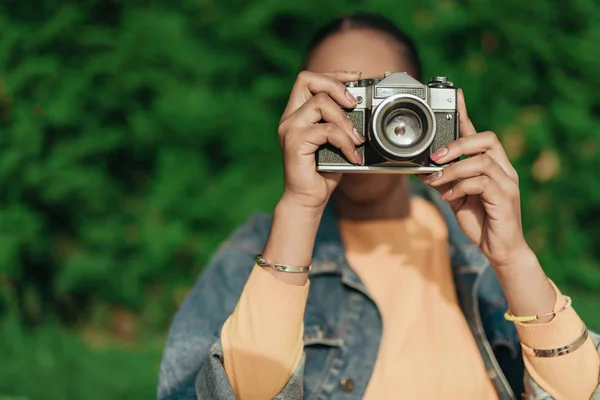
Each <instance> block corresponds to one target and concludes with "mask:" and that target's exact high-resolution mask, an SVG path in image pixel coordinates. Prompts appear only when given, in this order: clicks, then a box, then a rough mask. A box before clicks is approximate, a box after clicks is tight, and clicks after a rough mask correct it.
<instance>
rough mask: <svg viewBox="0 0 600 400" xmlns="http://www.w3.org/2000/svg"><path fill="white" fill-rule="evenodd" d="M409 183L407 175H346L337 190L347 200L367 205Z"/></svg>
mask: <svg viewBox="0 0 600 400" xmlns="http://www.w3.org/2000/svg"><path fill="white" fill-rule="evenodd" d="M407 182H408V178H407V177H406V176H405V175H385V174H346V175H344V177H343V178H342V180H341V182H340V184H339V186H338V189H337V190H338V191H339V192H341V193H340V194H341V195H342V196H343V197H345V198H346V199H347V200H350V201H351V202H353V203H363V204H365V203H372V202H375V201H378V200H381V198H382V197H385V196H388V195H389V194H391V193H393V192H395V191H396V190H398V189H399V186H402V187H404V185H406V183H407Z"/></svg>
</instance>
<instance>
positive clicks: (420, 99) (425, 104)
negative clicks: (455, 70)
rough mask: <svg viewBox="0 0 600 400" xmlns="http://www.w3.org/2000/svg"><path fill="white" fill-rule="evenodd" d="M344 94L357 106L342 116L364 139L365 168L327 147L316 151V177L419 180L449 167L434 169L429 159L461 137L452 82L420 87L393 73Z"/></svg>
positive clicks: (350, 84)
mask: <svg viewBox="0 0 600 400" xmlns="http://www.w3.org/2000/svg"><path fill="white" fill-rule="evenodd" d="M346 88H347V89H348V91H349V92H350V93H352V95H353V96H354V97H355V98H356V99H357V101H358V104H357V106H356V107H355V108H354V109H345V110H344V112H345V113H346V115H347V116H348V118H350V120H352V122H353V123H354V125H355V126H356V129H358V131H359V132H360V133H362V134H363V135H364V136H365V138H366V139H367V140H366V142H365V143H364V144H363V145H361V146H359V147H358V148H357V151H358V152H359V153H360V155H361V156H362V159H363V161H364V162H363V165H356V164H353V163H351V162H349V161H348V160H347V159H346V157H345V156H344V155H343V154H342V153H341V151H339V149H337V148H335V147H333V146H331V145H330V144H327V145H324V146H321V147H320V148H319V149H318V150H317V153H316V158H317V170H318V171H323V172H343V173H352V172H354V173H400V174H417V173H430V172H434V171H438V170H440V169H442V168H443V167H445V166H446V165H448V164H446V165H439V164H436V163H434V162H433V161H431V159H430V158H429V156H430V155H431V154H433V153H434V152H436V151H437V150H439V149H440V148H442V147H444V146H445V145H447V144H448V143H450V142H452V141H454V140H456V139H458V137H459V130H458V129H459V115H458V111H457V109H456V103H457V99H456V96H457V93H456V88H455V87H454V84H453V83H452V82H449V81H448V79H446V78H445V77H435V78H433V79H432V80H431V81H430V82H428V83H427V84H425V85H424V84H422V83H421V82H419V81H418V80H416V79H414V78H412V77H411V76H409V75H408V74H407V73H406V72H397V73H392V74H389V73H386V76H385V77H384V78H383V79H362V80H360V81H357V82H347V83H346Z"/></svg>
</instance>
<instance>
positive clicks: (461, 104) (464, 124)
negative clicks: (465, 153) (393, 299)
mask: <svg viewBox="0 0 600 400" xmlns="http://www.w3.org/2000/svg"><path fill="white" fill-rule="evenodd" d="M457 100H458V101H457V104H456V108H457V111H458V117H459V129H458V130H459V133H460V136H461V137H464V136H471V135H475V134H476V133H477V130H476V129H475V127H474V126H473V123H472V122H471V119H470V118H469V115H468V114H467V104H466V102H465V94H464V92H463V90H462V89H458V93H457Z"/></svg>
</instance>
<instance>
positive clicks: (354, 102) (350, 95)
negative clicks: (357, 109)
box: [346, 90, 357, 104]
mask: <svg viewBox="0 0 600 400" xmlns="http://www.w3.org/2000/svg"><path fill="white" fill-rule="evenodd" d="M346 98H347V99H348V100H350V101H351V102H352V104H356V103H357V102H356V98H355V97H354V96H352V93H350V92H349V91H347V90H346Z"/></svg>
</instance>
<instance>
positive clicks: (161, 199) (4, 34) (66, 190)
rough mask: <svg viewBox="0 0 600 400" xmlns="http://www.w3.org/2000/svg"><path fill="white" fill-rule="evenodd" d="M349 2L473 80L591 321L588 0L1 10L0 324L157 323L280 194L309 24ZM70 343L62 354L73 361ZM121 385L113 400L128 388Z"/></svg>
mask: <svg viewBox="0 0 600 400" xmlns="http://www.w3.org/2000/svg"><path fill="white" fill-rule="evenodd" d="M355 10H367V11H375V12H380V13H384V14H385V15H387V16H388V17H390V18H391V19H393V20H395V21H397V22H398V23H399V24H400V25H401V26H402V27H403V28H404V29H405V30H407V31H408V32H410V33H411V34H412V35H413V36H414V37H415V38H416V41H417V43H418V45H419V47H420V49H421V53H422V57H423V59H424V64H425V72H426V73H425V76H432V75H447V76H450V77H451V78H452V80H453V81H454V82H456V83H458V84H459V85H460V86H461V87H463V88H464V91H465V94H466V97H467V103H468V106H469V110H470V115H471V117H472V119H473V120H474V121H475V123H476V125H477V126H478V127H479V128H480V129H481V130H485V129H492V130H495V131H496V132H497V133H498V134H499V135H500V136H501V139H502V140H503V142H504V144H505V146H506V148H507V151H508V153H509V156H510V157H511V159H512V160H513V162H514V164H515V166H516V168H517V170H518V171H519V172H520V179H521V189H522V200H523V216H524V225H525V231H526V233H527V236H528V239H529V241H530V244H531V245H532V246H533V247H534V248H535V250H536V251H537V252H538V254H539V256H540V259H541V260H542V263H543V265H544V267H545V269H546V270H547V271H548V273H549V274H550V276H551V277H552V278H553V279H555V281H556V282H557V283H559V284H560V285H561V286H563V287H564V288H565V290H567V289H568V290H570V291H576V293H578V296H580V297H579V299H580V301H582V302H583V301H585V302H586V303H587V305H586V307H588V308H584V307H582V314H583V315H584V317H587V319H588V321H587V322H588V323H589V324H590V325H592V326H596V327H600V319H598V317H597V312H596V313H594V311H593V310H594V308H593V307H591V306H589V304H595V305H596V306H597V305H598V304H600V298H598V297H594V296H597V295H594V291H597V290H598V289H599V288H600V266H599V262H600V261H599V260H600V246H598V244H599V243H600V231H598V230H597V229H596V224H597V223H598V217H599V216H600V206H599V204H600V186H599V185H597V182H598V179H597V174H596V171H598V170H599V169H600V157H598V151H599V149H600V136H599V135H598V134H597V130H598V128H597V127H598V126H600V116H599V114H600V92H599V91H598V90H596V88H599V87H600V75H599V74H598V73H597V71H598V70H599V69H600V51H599V49H598V45H597V44H598V43H599V42H600V26H599V25H598V24H597V23H596V21H598V19H600V7H599V6H598V3H597V2H596V0H573V1H570V2H564V3H562V4H561V5H560V7H556V6H555V5H553V4H552V3H544V4H540V3H539V2H523V1H520V0H506V1H504V2H498V1H492V0H477V1H476V0H464V1H458V0H425V1H424V0H405V1H402V2H400V3H398V2H394V1H390V0H365V1H360V2H359V1H356V0H331V1H328V2H323V1H316V0H307V1H296V2H293V1H283V2H282V1H279V0H261V1H250V0H244V1H242V0H230V1H222V2H216V1H209V0H202V1H192V0H176V1H171V2H164V1H163V2H161V1H146V2H133V1H129V2H125V1H117V0H102V1H100V0H83V1H75V0H64V1H61V2H58V1H56V0H53V1H41V0H29V1H17V0H8V1H3V2H1V3H0V182H1V186H0V211H1V214H0V316H1V315H6V314H7V313H10V314H11V315H12V314H13V313H18V315H19V316H20V318H21V321H22V322H27V323H30V324H31V323H36V324H37V323H40V322H43V321H46V320H51V321H53V320H54V319H55V318H56V319H58V320H60V321H61V322H62V323H64V324H68V326H73V324H74V323H75V326H86V325H88V324H92V323H93V324H100V325H102V324H104V325H106V326H110V327H111V328H109V329H110V330H111V332H112V333H113V334H114V335H115V336H116V337H117V338H120V339H122V336H123V335H125V336H127V337H128V338H131V337H135V338H140V337H145V338H147V337H149V336H152V332H154V333H156V332H161V331H164V330H165V329H166V326H167V324H168V321H169V318H170V315H172V313H173V311H174V309H175V308H176V307H177V304H178V303H179V301H180V300H181V298H182V293H185V290H186V288H187V287H189V286H190V285H191V284H192V283H193V281H194V279H195V277H196V276H197V274H198V273H199V272H200V270H201V268H202V265H203V264H204V263H205V261H206V260H207V258H208V256H209V254H210V253H211V252H212V251H214V249H215V247H216V246H217V245H218V243H219V242H220V241H221V240H223V239H224V238H225V237H226V236H227V234H228V233H229V232H230V231H231V230H232V229H233V227H234V226H235V225H237V224H239V223H240V222H242V221H243V220H244V219H245V218H247V216H248V215H249V214H250V213H251V212H252V211H253V210H266V211H269V210H271V209H272V207H273V205H274V204H275V202H276V201H277V198H278V195H279V194H280V191H281V177H282V176H281V168H280V155H279V149H278V142H277V138H276V129H277V122H278V119H279V114H280V112H281V111H282V109H283V107H284V104H285V101H286V97H287V94H288V92H289V89H290V87H291V84H292V82H293V79H294V76H295V74H296V73H297V72H298V66H299V65H301V62H302V59H303V57H304V52H305V49H306V45H307V41H308V39H309V36H310V34H311V33H312V32H313V31H314V30H315V29H316V28H317V27H318V26H320V25H322V24H323V23H325V22H327V21H328V20H329V19H330V18H332V17H336V16H341V15H343V14H346V13H350V12H352V11H355ZM565 285H566V286H565ZM115 310H119V311H115ZM123 310H127V311H126V314H125V315H128V316H129V317H127V318H128V319H126V320H127V321H129V320H131V321H134V322H132V326H134V328H132V329H133V331H132V332H130V331H127V332H128V333H125V334H123V333H122V330H121V329H120V328H118V326H119V324H118V323H117V324H116V325H115V324H113V325H111V324H112V322H111V321H114V320H115V317H114V315H115V313H117V314H118V315H122V313H123ZM119 313H121V314H119ZM117 320H119V318H117ZM94 326H97V325H94ZM115 326H116V327H115ZM48 329H50V328H48ZM52 329H54V328H52ZM0 332H1V333H0V336H5V335H9V334H11V333H10V332H7V331H0ZM43 332H46V331H43ZM52 332H53V333H52V335H50V334H48V335H49V336H47V337H48V338H49V337H53V338H54V337H55V336H56V337H57V338H56V339H44V337H45V336H43V335H45V334H44V333H41V334H40V335H41V336H40V338H39V341H38V339H35V338H34V337H33V336H27V337H28V339H27V340H29V341H30V342H27V343H31V345H26V346H25V345H24V346H22V347H21V348H20V349H21V350H22V351H23V352H24V353H23V354H29V355H23V356H22V357H24V358H23V360H30V361H31V363H32V364H31V365H35V366H37V367H39V370H38V371H39V372H38V373H39V374H40V377H41V376H42V375H43V374H45V373H46V372H45V371H49V370H47V369H44V368H46V367H44V364H43V362H41V361H39V360H40V359H39V358H36V357H38V356H36V355H35V354H34V353H35V352H36V351H37V350H36V349H41V348H45V347H46V346H47V347H48V349H49V350H48V351H49V352H56V354H59V353H61V354H62V352H63V345H62V344H61V343H62V342H61V340H67V339H60V338H58V337H59V336H60V335H59V331H56V330H55V331H52ZM141 332H144V334H143V335H142V333H141ZM13 333H14V332H13ZM11 335H12V334H11ZM7 337H8V336H7ZM10 337H11V338H14V337H15V336H14V335H13V336H10ZM69 337H71V336H69ZM11 340H12V339H11ZM24 340H25V339H24ZM44 340H47V342H44ZM69 340H71V339H69ZM53 341H55V342H53ZM1 342H3V341H2V340H0V343H1ZM23 343H25V342H23ZM69 343H71V342H69ZM36 346H37V347H36ZM69 346H70V345H69ZM73 346H75V347H73V350H64V351H65V352H68V351H72V352H73V353H65V354H63V355H62V356H60V357H62V358H59V356H57V358H56V360H55V361H54V363H55V364H53V365H59V364H60V365H63V364H64V365H71V367H67V368H73V370H76V369H79V368H80V365H79V364H77V363H71V361H72V358H71V356H70V355H69V354H75V353H74V352H76V351H82V352H85V351H87V350H84V347H83V346H79V347H77V345H73ZM68 348H69V347H68V346H67V345H65V349H68ZM0 350H2V351H1V352H0V354H2V355H4V354H5V353H4V349H0ZM15 351H17V350H15ZM19 351H20V350H19ZM14 354H15V356H13V358H9V360H13V361H14V362H17V361H16V360H18V359H19V357H20V356H18V355H17V353H14ZM19 354H20V353H19ZM85 354H90V357H92V356H91V354H92V353H91V352H88V353H85ZM94 354H96V353H94ZM123 354H125V353H123ZM153 354H154V353H153ZM154 355H156V354H154ZM94 357H95V356H94ZM97 357H98V362H99V363H103V362H104V363H105V364H104V365H107V363H109V360H112V359H111V358H110V357H111V356H108V355H103V356H100V355H99V356H97ZM115 357H116V356H115ZM123 357H125V356H123ZM148 357H150V355H148ZM152 357H154V356H152ZM36 360H37V361H36ZM10 362H12V361H9V363H10ZM23 362H25V361H23ZM110 362H112V361H110ZM115 362H116V360H115ZM89 365H91V364H89ZM126 365H127V364H126ZM90 368H91V367H90ZM107 369H108V367H107ZM83 370H85V368H84V369H83ZM15 371H17V372H16V374H20V373H21V372H19V371H23V372H22V373H23V374H25V372H26V370H24V369H16V370H15ZM122 371H123V372H122V373H123V375H125V369H123V370H122ZM2 372H3V371H2ZM90 373H91V372H90ZM115 373H118V371H115ZM139 373H140V374H141V373H142V372H139ZM16 374H14V375H5V374H4V373H0V376H12V377H16V376H17V375H16ZM136 376H137V375H136ZM90 379H91V378H90ZM140 379H141V378H140ZM147 379H148V380H152V381H153V380H154V379H155V378H154V376H151V375H150V373H149V372H148V375H147ZM19 382H21V381H19V380H17V379H16V378H8V379H6V380H5V379H0V394H2V391H6V390H8V391H9V392H10V393H13V392H12V390H13V389H14V388H17V385H19ZM132 382H133V383H136V382H137V381H132ZM63 383H64V382H63ZM63 383H61V382H59V381H57V382H52V384H53V385H55V386H53V387H56V388H58V387H59V386H60V385H61V384H63ZM64 384H66V383H64ZM103 384H106V385H110V383H109V382H104V381H103ZM140 384H141V383H140ZM7 385H8V386H7ZM23 385H24V386H23V387H26V385H27V384H26V383H25V382H23ZM116 385H117V384H113V387H114V392H110V393H109V392H108V391H107V392H106V395H105V396H104V398H129V397H128V394H127V393H133V392H127V391H126V390H125V389H123V390H121V389H119V388H117V386H116ZM142 386H143V387H145V388H147V387H149V386H147V384H146V383H144V384H141V386H140V387H142ZM30 389H31V390H35V388H30ZM15 390H17V389H15ZM57 390H58V389H57ZM73 390H74V392H72V393H66V392H65V393H61V394H59V392H58V391H56V392H52V391H51V392H48V395H47V396H45V395H41V394H40V395H39V396H40V397H46V398H51V397H52V396H51V395H50V393H56V396H57V397H58V398H81V397H77V395H76V390H77V389H73ZM107 390H108V389H107ZM140 390H141V391H143V390H142V389H140ZM31 393H32V394H31V395H32V396H36V397H37V396H38V394H36V392H31ZM138 393H141V392H138ZM147 393H149V392H148V391H147ZM113 394H114V396H113ZM86 398H92V397H86ZM99 398H100V397H99ZM144 398H147V396H146V397H144Z"/></svg>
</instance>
